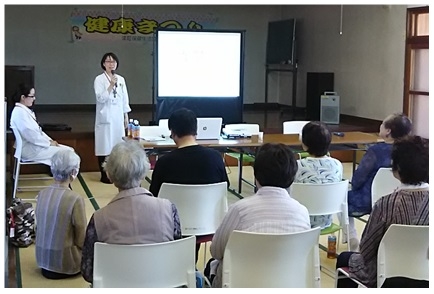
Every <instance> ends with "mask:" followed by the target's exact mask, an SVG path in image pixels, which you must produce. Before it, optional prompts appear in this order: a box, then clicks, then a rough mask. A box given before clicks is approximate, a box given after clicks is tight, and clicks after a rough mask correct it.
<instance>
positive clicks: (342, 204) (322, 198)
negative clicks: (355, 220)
mask: <svg viewBox="0 0 434 294" xmlns="http://www.w3.org/2000/svg"><path fill="white" fill-rule="evenodd" d="M289 194H290V195H291V197H292V198H294V199H295V200H297V201H298V202H300V203H301V204H302V205H304V206H305V207H306V208H307V210H308V212H309V215H312V216H315V215H328V214H335V215H336V216H337V217H338V219H339V220H340V224H336V223H334V222H333V223H332V225H331V226H330V227H328V228H325V229H322V230H321V232H320V235H329V234H332V233H335V232H338V239H337V240H338V242H337V249H338V250H339V243H340V242H339V240H340V232H341V230H346V232H348V231H349V219H348V203H347V194H348V180H342V181H340V182H334V183H323V184H313V183H292V185H291V187H290V188H289ZM319 247H320V248H321V249H322V250H324V251H327V248H326V246H324V245H322V244H319ZM347 247H348V251H350V242H349V241H348V242H347ZM322 269H324V270H326V271H327V272H328V274H329V275H330V276H331V277H334V276H335V274H334V269H333V270H330V269H328V268H326V267H322Z"/></svg>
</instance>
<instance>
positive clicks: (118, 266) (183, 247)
mask: <svg viewBox="0 0 434 294" xmlns="http://www.w3.org/2000/svg"><path fill="white" fill-rule="evenodd" d="M195 248H196V237H195V236H190V237H187V238H183V239H179V240H175V241H169V242H164V243H153V244H134V245H120V244H107V243H101V242H96V243H95V250H94V267H93V287H94V288H172V287H173V288H174V287H181V286H188V287H189V288H195V287H196V277H195V275H196V274H195V250H196V249H195Z"/></svg>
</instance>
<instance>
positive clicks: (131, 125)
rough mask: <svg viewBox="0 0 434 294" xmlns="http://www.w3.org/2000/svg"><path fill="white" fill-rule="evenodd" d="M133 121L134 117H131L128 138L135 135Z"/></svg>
mask: <svg viewBox="0 0 434 294" xmlns="http://www.w3.org/2000/svg"><path fill="white" fill-rule="evenodd" d="M133 123H134V120H133V119H132V118H130V121H129V122H128V131H127V136H128V138H132V137H133Z"/></svg>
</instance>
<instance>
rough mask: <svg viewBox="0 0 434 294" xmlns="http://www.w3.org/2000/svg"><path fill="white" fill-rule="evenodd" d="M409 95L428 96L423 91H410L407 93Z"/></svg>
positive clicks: (427, 93)
mask: <svg viewBox="0 0 434 294" xmlns="http://www.w3.org/2000/svg"><path fill="white" fill-rule="evenodd" d="M408 92H409V93H410V94H411V95H422V96H429V92H425V91H413V90H410V91H408Z"/></svg>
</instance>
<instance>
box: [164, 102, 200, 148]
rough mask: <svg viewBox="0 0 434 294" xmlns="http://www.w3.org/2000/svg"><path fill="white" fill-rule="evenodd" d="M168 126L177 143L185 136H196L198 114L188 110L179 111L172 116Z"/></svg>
mask: <svg viewBox="0 0 434 294" xmlns="http://www.w3.org/2000/svg"><path fill="white" fill-rule="evenodd" d="M168 126H169V130H170V131H171V133H172V138H173V140H174V141H175V142H176V141H177V140H178V139H179V138H182V137H185V136H196V134H197V117H196V114H195V113H194V112H193V111H191V110H190V109H187V108H180V109H177V110H175V111H174V112H173V113H172V114H171V115H170V117H169V121H168Z"/></svg>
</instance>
